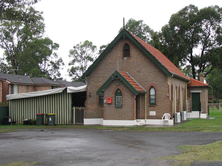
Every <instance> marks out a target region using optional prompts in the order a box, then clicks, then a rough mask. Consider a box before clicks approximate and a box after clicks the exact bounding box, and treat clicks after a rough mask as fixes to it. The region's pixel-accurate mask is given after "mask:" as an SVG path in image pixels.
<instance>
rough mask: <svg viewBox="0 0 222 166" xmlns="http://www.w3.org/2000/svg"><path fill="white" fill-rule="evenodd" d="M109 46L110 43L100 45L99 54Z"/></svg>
mask: <svg viewBox="0 0 222 166" xmlns="http://www.w3.org/2000/svg"><path fill="white" fill-rule="evenodd" d="M108 46H109V44H107V45H102V46H100V47H99V55H100V54H102V52H103V51H104V50H105V49H106V48H107V47H108Z"/></svg>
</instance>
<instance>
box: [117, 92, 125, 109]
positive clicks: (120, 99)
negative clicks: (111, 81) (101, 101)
mask: <svg viewBox="0 0 222 166" xmlns="http://www.w3.org/2000/svg"><path fill="white" fill-rule="evenodd" d="M122 106H123V94H122V91H121V90H120V89H117V90H116V92H115V108H122Z"/></svg>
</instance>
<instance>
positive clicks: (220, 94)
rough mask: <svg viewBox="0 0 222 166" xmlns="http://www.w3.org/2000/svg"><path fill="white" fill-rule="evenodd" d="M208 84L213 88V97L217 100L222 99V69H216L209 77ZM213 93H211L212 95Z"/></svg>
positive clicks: (207, 78)
mask: <svg viewBox="0 0 222 166" xmlns="http://www.w3.org/2000/svg"><path fill="white" fill-rule="evenodd" d="M206 81H207V83H208V84H209V85H210V86H211V87H212V88H213V95H214V97H215V98H217V99H221V98H222V87H221V82H222V70H221V69H218V68H216V69H214V70H213V71H212V72H211V73H210V74H209V75H208V76H207V77H206ZM210 92H211V91H209V94H210Z"/></svg>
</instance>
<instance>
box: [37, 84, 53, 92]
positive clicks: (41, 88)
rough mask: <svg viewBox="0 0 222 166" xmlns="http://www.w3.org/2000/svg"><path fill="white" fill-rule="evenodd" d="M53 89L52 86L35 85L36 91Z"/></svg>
mask: <svg viewBox="0 0 222 166" xmlns="http://www.w3.org/2000/svg"><path fill="white" fill-rule="evenodd" d="M49 89H52V86H47V85H45V86H35V87H34V91H42V90H49Z"/></svg>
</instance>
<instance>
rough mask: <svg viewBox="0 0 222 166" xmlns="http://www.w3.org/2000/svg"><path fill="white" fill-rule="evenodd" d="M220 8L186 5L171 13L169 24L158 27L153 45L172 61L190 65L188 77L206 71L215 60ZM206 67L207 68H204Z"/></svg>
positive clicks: (220, 16) (220, 22) (221, 10)
mask: <svg viewBox="0 0 222 166" xmlns="http://www.w3.org/2000/svg"><path fill="white" fill-rule="evenodd" d="M221 24H222V9H221V8H219V7H218V6H211V7H206V8H203V9H201V10H198V8H197V7H195V6H194V5H189V6H186V7H185V8H183V9H182V10H180V11H179V12H178V13H176V14H173V15H172V16H171V18H170V21H169V24H168V25H165V26H164V27H163V28H162V32H161V33H159V34H157V35H156V36H155V37H156V38H155V40H157V38H158V40H160V43H162V45H158V42H157V41H155V42H154V43H155V47H157V48H158V47H159V48H160V50H161V51H162V52H163V53H164V54H165V55H166V56H167V57H168V58H169V59H170V60H171V61H173V63H175V65H177V66H178V65H179V63H180V65H184V64H185V65H186V64H187V63H188V65H190V66H191V70H192V77H193V78H196V77H197V74H198V73H200V72H205V75H208V74H209V73H210V72H211V71H212V70H213V67H214V66H215V65H216V63H217V59H218V58H219V56H218V55H217V54H216V52H217V50H218V49H219V48H220V47H221V46H222V45H221V44H222V43H221V41H220V40H221V34H222V29H221ZM207 68H208V70H206V69H207Z"/></svg>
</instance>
